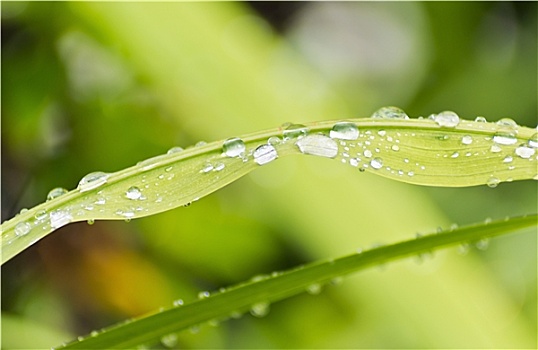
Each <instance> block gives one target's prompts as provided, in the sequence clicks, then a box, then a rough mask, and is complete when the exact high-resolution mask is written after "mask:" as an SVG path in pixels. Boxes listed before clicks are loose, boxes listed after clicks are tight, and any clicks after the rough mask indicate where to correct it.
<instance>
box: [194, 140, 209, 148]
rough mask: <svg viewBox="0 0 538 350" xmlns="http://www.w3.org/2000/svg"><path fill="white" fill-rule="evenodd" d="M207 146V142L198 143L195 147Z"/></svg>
mask: <svg viewBox="0 0 538 350" xmlns="http://www.w3.org/2000/svg"><path fill="white" fill-rule="evenodd" d="M205 145H207V142H205V141H198V142H196V144H195V145H194V147H202V146H205Z"/></svg>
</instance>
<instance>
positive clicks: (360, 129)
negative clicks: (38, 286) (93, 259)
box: [1, 107, 538, 264]
mask: <svg viewBox="0 0 538 350" xmlns="http://www.w3.org/2000/svg"><path fill="white" fill-rule="evenodd" d="M450 113H451V112H450ZM450 113H449V114H447V115H444V114H439V115H437V116H435V117H434V118H432V119H435V120H430V119H404V118H403V116H404V115H403V112H401V111H400V110H398V109H396V108H394V107H388V108H384V109H381V110H380V111H378V112H377V114H376V116H377V118H365V119H353V120H348V121H339V122H335V121H322V122H317V123H311V124H308V125H286V126H283V127H280V128H277V129H273V130H269V131H263V132H258V133H253V134H249V135H244V136H242V137H241V138H240V139H238V140H235V143H236V147H237V145H239V147H241V149H242V147H244V152H239V153H237V150H236V151H233V150H230V151H228V152H226V149H223V147H225V143H226V141H217V142H212V143H209V144H203V145H197V146H195V147H192V148H188V149H186V150H183V151H179V150H178V149H172V150H170V151H169V152H168V153H167V154H164V155H161V156H157V157H154V158H150V159H147V160H144V161H142V162H139V163H138V164H137V165H135V166H132V167H130V168H127V169H124V170H121V171H118V172H115V173H111V174H104V173H92V174H89V175H87V176H86V177H84V178H83V179H82V180H81V184H79V186H78V188H77V189H75V190H72V191H70V192H69V193H66V194H64V195H61V196H59V197H57V198H54V199H52V200H50V201H48V202H46V203H43V204H40V205H38V206H36V207H34V208H32V209H30V210H28V211H25V212H24V213H21V214H19V215H18V216H16V217H15V218H13V219H11V220H8V221H6V222H4V223H3V224H2V226H1V230H2V264H3V263H4V262H6V261H8V260H9V259H11V258H12V257H13V256H15V255H16V254H18V253H20V252H21V251H23V250H24V249H26V248H27V247H28V246H30V245H31V244H33V243H35V242H37V241H38V240H40V239H41V238H43V237H45V236H46V235H47V234H49V233H50V232H52V231H54V230H55V229H58V228H60V227H62V226H64V225H66V224H68V223H70V222H77V221H94V220H131V219H133V218H139V217H144V216H149V215H154V214H157V213H160V212H163V211H166V210H170V209H173V208H176V207H179V206H185V205H189V204H190V203H192V202H193V201H196V200H198V199H200V198H201V197H204V196H206V195H208V194H210V193H212V192H214V191H216V190H218V189H219V188H222V187H224V186H226V185H227V184H229V183H231V182H233V181H235V180H237V179H238V178H240V177H242V176H243V175H245V174H247V173H249V172H251V171H252V170H254V169H257V168H258V167H260V166H261V165H263V166H265V165H267V164H268V163H271V162H272V161H274V160H276V159H278V158H280V157H284V156H288V155H304V154H306V155H315V156H322V157H327V158H332V159H334V160H336V161H338V162H340V163H344V164H346V165H348V166H352V167H356V168H357V169H358V171H357V173H359V171H371V172H373V173H375V174H378V175H381V176H384V177H388V178H391V179H394V180H397V181H403V182H408V183H413V184H418V185H426V186H446V187H462V186H474V185H483V184H488V185H489V186H491V187H495V186H497V184H498V183H500V182H503V181H507V182H510V181H515V180H525V179H537V176H538V175H537V172H538V170H537V166H536V160H537V154H536V145H537V140H536V138H537V136H536V130H534V129H530V128H527V127H522V126H517V125H515V123H514V122H513V121H511V120H504V121H500V122H498V123H487V122H478V121H466V120H459V118H458V117H457V116H455V115H454V116H455V117H454V118H456V119H454V120H450V117H451V116H452V115H451V114H450ZM380 116H381V117H380ZM383 116H384V117H383ZM387 116H389V117H390V118H387ZM447 116H448V117H447ZM405 117H406V116H405ZM447 118H448V119H447ZM445 119H446V120H445ZM232 143H233V142H232ZM232 146H233V145H231V146H230V147H232ZM178 151H179V152H178Z"/></svg>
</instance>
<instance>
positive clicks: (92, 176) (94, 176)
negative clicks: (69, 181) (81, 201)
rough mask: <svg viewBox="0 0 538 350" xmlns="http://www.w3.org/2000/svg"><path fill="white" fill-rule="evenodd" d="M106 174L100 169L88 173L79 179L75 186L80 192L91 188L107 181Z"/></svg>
mask: <svg viewBox="0 0 538 350" xmlns="http://www.w3.org/2000/svg"><path fill="white" fill-rule="evenodd" d="M108 176H109V175H108V174H106V173H103V172H101V171H96V172H93V173H89V174H88V175H86V176H84V177H83V178H82V179H81V180H80V182H79V183H78V186H77V188H78V190H79V191H80V192H86V191H89V190H93V189H94V188H97V187H99V186H102V185H104V184H105V183H106V182H107V181H108Z"/></svg>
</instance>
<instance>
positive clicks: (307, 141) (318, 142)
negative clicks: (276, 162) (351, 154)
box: [295, 134, 338, 158]
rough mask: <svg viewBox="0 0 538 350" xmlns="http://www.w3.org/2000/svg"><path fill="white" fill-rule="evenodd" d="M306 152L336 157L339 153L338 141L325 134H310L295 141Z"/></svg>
mask: <svg viewBox="0 0 538 350" xmlns="http://www.w3.org/2000/svg"><path fill="white" fill-rule="evenodd" d="M295 145H296V146H297V147H298V148H299V150H300V151H301V152H302V153H304V154H310V155H314V156H321V157H327V158H334V157H336V155H337V154H338V145H337V143H336V141H334V140H333V139H331V138H330V137H327V136H325V135H319V134H315V135H308V136H305V137H303V138H301V139H300V140H299V141H297V142H296V143H295Z"/></svg>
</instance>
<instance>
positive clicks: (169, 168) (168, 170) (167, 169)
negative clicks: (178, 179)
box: [164, 166, 174, 173]
mask: <svg viewBox="0 0 538 350" xmlns="http://www.w3.org/2000/svg"><path fill="white" fill-rule="evenodd" d="M172 169H174V167H173V166H169V167H167V168H166V169H164V171H166V172H167V173H169V172H171V171H172Z"/></svg>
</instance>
